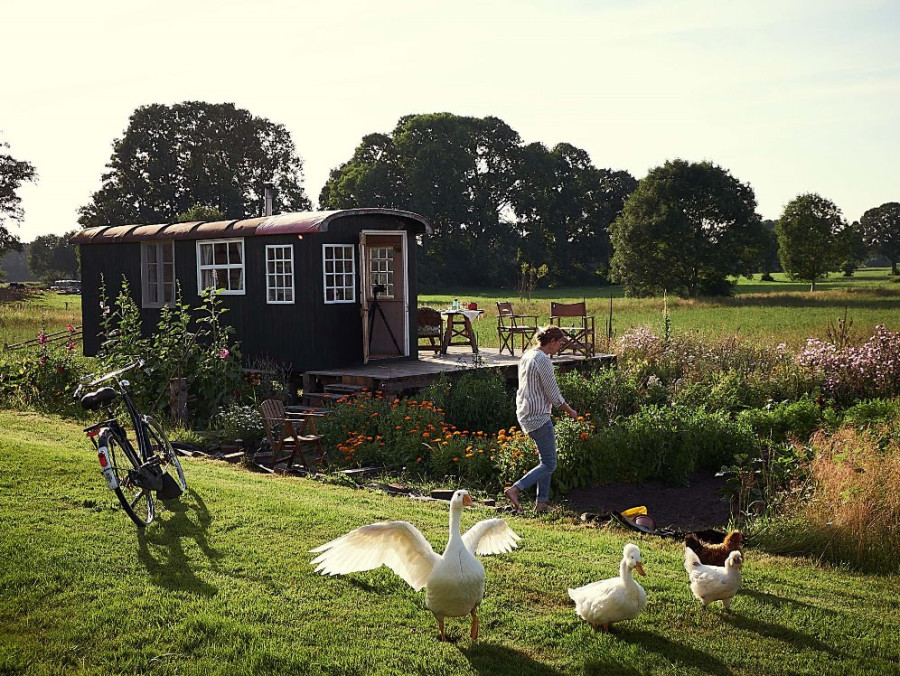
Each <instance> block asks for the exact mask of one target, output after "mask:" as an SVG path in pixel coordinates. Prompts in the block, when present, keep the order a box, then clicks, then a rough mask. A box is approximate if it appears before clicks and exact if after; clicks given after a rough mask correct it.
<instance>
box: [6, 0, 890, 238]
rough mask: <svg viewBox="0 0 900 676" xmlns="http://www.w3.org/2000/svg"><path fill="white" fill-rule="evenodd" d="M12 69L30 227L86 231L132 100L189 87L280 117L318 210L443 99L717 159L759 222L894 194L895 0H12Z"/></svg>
mask: <svg viewBox="0 0 900 676" xmlns="http://www.w3.org/2000/svg"><path fill="white" fill-rule="evenodd" d="M0 63H2V77H0V141H5V142H7V143H9V145H10V148H9V149H7V150H5V151H4V152H10V153H11V154H12V155H13V156H14V157H16V158H17V159H20V160H28V161H29V162H31V163H32V164H34V165H35V167H36V169H37V171H38V175H39V182H38V183H37V184H36V185H34V186H31V185H28V186H26V187H24V188H23V189H22V190H21V191H20V192H19V194H20V195H21V196H22V198H23V207H24V209H25V221H24V223H23V225H22V226H20V227H16V226H15V225H12V231H13V232H14V233H15V234H18V236H19V237H20V238H21V239H22V241H25V242H28V241H31V240H33V239H34V238H35V237H36V236H38V235H43V234H51V233H52V234H63V233H64V232H66V231H67V230H71V229H73V228H77V227H78V225H77V222H76V219H77V209H78V207H79V206H82V205H84V204H86V203H87V202H88V200H89V199H90V195H91V193H92V192H93V191H95V190H97V189H98V188H99V187H100V176H101V174H102V172H103V171H104V167H105V165H106V163H107V162H108V161H109V158H110V155H111V153H112V143H113V140H114V139H116V138H119V137H121V136H122V134H123V133H124V131H125V129H126V127H127V125H128V118H129V116H130V115H131V113H132V112H133V111H134V110H135V109H136V108H137V107H138V106H141V105H146V104H151V103H163V104H173V103H177V102H181V101H186V100H198V101H208V102H213V103H221V102H233V103H235V104H236V105H237V106H239V107H242V108H246V109H247V110H249V111H250V112H251V113H252V114H254V115H257V116H259V117H265V118H268V119H269V120H271V121H273V122H276V123H281V124H283V125H284V126H285V127H286V128H287V130H288V131H289V132H290V133H291V135H292V137H293V140H294V143H295V145H296V148H297V152H298V154H299V155H300V157H301V158H302V160H303V162H304V175H305V181H304V187H305V189H306V192H307V194H308V195H309V197H310V199H312V201H313V203H314V204H315V203H316V202H317V200H318V196H319V191H320V190H321V188H322V186H323V185H324V183H325V180H326V179H327V177H328V172H329V171H330V170H331V169H332V168H334V167H336V166H338V165H339V164H341V163H342V162H344V161H346V160H347V159H349V158H350V156H351V155H352V153H353V150H354V148H355V147H356V146H357V144H358V143H359V142H360V140H361V138H362V137H363V136H364V135H365V134H368V133H372V132H384V133H388V132H390V131H391V130H393V128H394V127H395V125H396V123H397V121H398V119H399V118H400V117H401V116H403V115H407V114H414V113H433V112H449V113H453V114H456V115H471V116H477V117H483V116H488V115H493V116H496V117H498V118H500V119H501V120H503V121H504V122H506V123H507V124H508V125H509V126H510V127H512V128H513V129H514V130H515V131H517V132H518V133H519V134H520V136H521V137H522V140H523V141H524V142H525V143H530V142H534V141H540V142H542V143H544V144H545V145H546V146H548V147H553V146H554V145H555V144H557V143H559V142H568V143H571V144H573V145H575V146H577V147H579V148H582V149H584V150H586V151H587V152H588V153H589V154H590V156H591V159H592V161H593V163H594V165H595V166H597V167H602V168H612V169H624V170H627V171H629V172H630V173H631V174H632V175H634V176H635V178H638V179H640V178H642V177H643V176H645V175H646V173H647V171H648V170H649V169H651V168H653V167H655V166H659V165H661V164H663V163H664V162H665V161H666V160H669V159H674V158H676V157H678V158H682V159H686V160H690V161H701V160H710V161H712V162H714V163H716V164H718V165H720V166H722V167H724V168H726V169H728V170H729V171H730V172H731V174H732V175H733V176H734V177H736V178H737V179H738V180H740V181H742V182H745V183H749V184H750V185H751V186H752V187H753V189H754V190H755V192H756V198H757V202H758V204H759V209H758V210H759V213H760V214H761V215H762V216H763V218H773V219H774V218H778V216H779V215H780V214H781V211H782V209H783V208H784V206H785V204H787V203H788V202H789V201H790V200H792V199H793V198H794V197H796V196H797V195H799V194H801V193H805V192H816V193H819V194H820V195H822V196H823V197H826V198H828V199H830V200H832V201H833V202H834V203H836V204H837V205H838V207H840V208H841V209H842V211H843V213H844V216H845V217H846V218H847V219H848V220H849V221H851V222H852V221H853V220H856V219H858V218H859V217H860V216H861V215H862V214H863V212H864V211H865V210H866V209H869V208H872V207H876V206H879V205H881V204H883V203H884V202H896V201H900V3H898V2H896V0H853V1H849V0H848V1H845V2H840V1H837V0H800V1H793V0H777V1H775V0H753V1H751V2H727V1H724V2H723V1H722V0H658V1H657V0H616V1H608V0H496V1H495V0H452V1H449V2H448V1H447V0H443V1H442V2H432V1H430V0H412V1H405V0H321V1H313V0H252V1H250V0H178V1H174V0H153V1H152V2H150V1H146V0H140V1H138V0H115V1H108V0H77V1H71V0H0Z"/></svg>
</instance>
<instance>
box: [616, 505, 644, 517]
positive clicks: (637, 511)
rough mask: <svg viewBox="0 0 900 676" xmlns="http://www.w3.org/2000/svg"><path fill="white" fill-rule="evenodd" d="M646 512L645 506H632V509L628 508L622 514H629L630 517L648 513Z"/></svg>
mask: <svg viewBox="0 0 900 676" xmlns="http://www.w3.org/2000/svg"><path fill="white" fill-rule="evenodd" d="M646 513H647V508H646V507H644V506H641V507H632V508H631V509H626V510H625V511H624V512H622V516H627V517H628V518H629V519H630V518H632V517H634V516H637V515H638V514H646Z"/></svg>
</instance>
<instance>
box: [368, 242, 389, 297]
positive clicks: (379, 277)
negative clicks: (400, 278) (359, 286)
mask: <svg viewBox="0 0 900 676" xmlns="http://www.w3.org/2000/svg"><path fill="white" fill-rule="evenodd" d="M385 252H386V254H387V255H385V256H384V257H376V256H375V254H376V253H385ZM368 253H369V293H370V294H371V295H372V297H374V296H375V291H374V287H375V285H376V284H382V285H383V286H384V287H385V291H383V292H382V293H381V294H379V295H380V297H381V298H384V299H385V300H393V299H394V247H393V246H371V247H368Z"/></svg>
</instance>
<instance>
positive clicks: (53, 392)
mask: <svg viewBox="0 0 900 676" xmlns="http://www.w3.org/2000/svg"><path fill="white" fill-rule="evenodd" d="M66 329H68V331H69V337H68V338H67V339H66V340H63V341H51V340H49V339H48V338H47V333H46V331H44V330H42V331H41V332H40V333H39V334H38V335H37V336H36V338H37V343H36V345H35V346H34V347H33V348H22V349H20V350H18V351H16V352H6V353H4V354H3V356H2V357H0V402H2V405H3V406H10V407H17V408H28V409H33V410H36V411H45V412H49V413H59V414H63V415H74V416H78V415H80V414H81V410H80V408H79V407H78V405H77V402H75V401H74V400H73V398H72V395H73V393H74V392H75V389H76V388H77V387H78V380H79V378H80V377H81V376H82V375H83V374H84V371H85V366H84V360H83V359H82V358H81V357H79V356H78V355H77V352H78V345H77V343H76V341H75V338H74V335H75V328H74V327H73V326H72V325H71V324H68V325H67V326H66Z"/></svg>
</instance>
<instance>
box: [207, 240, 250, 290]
mask: <svg viewBox="0 0 900 676" xmlns="http://www.w3.org/2000/svg"><path fill="white" fill-rule="evenodd" d="M217 244H224V245H225V250H226V252H228V251H230V250H231V245H232V244H237V245H239V246H240V249H239V251H240V259H241V260H240V262H238V263H232V262H231V261H230V260H228V261H226V262H225V263H219V264H216V263H215V261H214V262H213V263H212V264H204V263H203V247H206V246H211V247H213V251H215V246H216V245H217ZM246 261H247V257H246V255H245V252H244V240H243V239H242V238H234V239H199V240H197V293H203V291H204V290H205V289H206V288H207V287H205V286H203V273H204V272H205V271H207V270H212V271H213V273H214V274H215V273H216V272H218V271H220V270H222V271H224V272H225V274H224V277H225V279H226V280H230V278H231V277H230V274H229V273H230V272H231V271H232V270H240V271H241V288H239V289H229V288H227V287H217V288H216V293H218V294H220V295H223V296H243V295H245V294H246V290H247V269H246ZM216 278H217V279H218V275H216Z"/></svg>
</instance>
